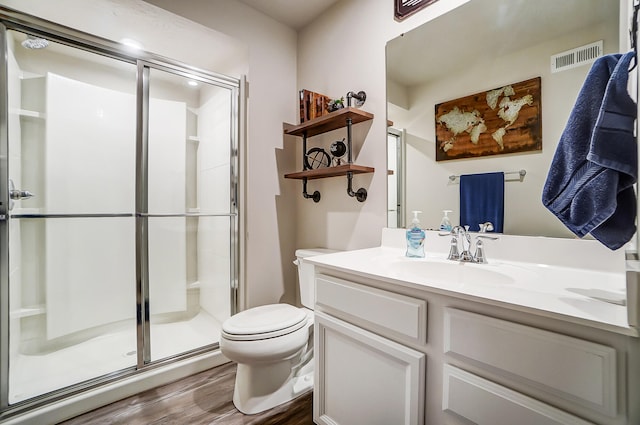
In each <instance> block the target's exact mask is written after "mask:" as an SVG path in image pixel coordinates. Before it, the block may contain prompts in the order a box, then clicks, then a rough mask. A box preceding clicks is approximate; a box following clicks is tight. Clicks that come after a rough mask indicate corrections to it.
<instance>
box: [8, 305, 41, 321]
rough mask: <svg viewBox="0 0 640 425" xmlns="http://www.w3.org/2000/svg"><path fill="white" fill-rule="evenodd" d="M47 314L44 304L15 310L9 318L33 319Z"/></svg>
mask: <svg viewBox="0 0 640 425" xmlns="http://www.w3.org/2000/svg"><path fill="white" fill-rule="evenodd" d="M46 312H47V308H46V307H45V305H44V304H42V305H34V306H30V307H22V308H19V309H17V310H13V311H12V312H11V313H10V314H9V316H10V317H11V318H12V319H22V318H23V317H32V316H38V315H40V314H45V313H46Z"/></svg>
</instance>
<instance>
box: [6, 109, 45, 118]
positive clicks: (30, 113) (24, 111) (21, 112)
mask: <svg viewBox="0 0 640 425" xmlns="http://www.w3.org/2000/svg"><path fill="white" fill-rule="evenodd" d="M9 112H10V113H12V114H16V115H19V116H20V117H21V118H22V117H24V118H39V119H45V118H46V117H47V114H45V113H44V112H38V111H29V110H27V109H11V110H10V111H9Z"/></svg>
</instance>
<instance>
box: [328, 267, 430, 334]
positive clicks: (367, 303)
mask: <svg viewBox="0 0 640 425" xmlns="http://www.w3.org/2000/svg"><path fill="white" fill-rule="evenodd" d="M316 307H317V308H318V309H319V310H323V311H326V312H328V313H330V314H332V315H334V316H336V317H339V318H342V319H344V320H346V321H349V322H352V323H353V324H355V325H358V326H361V327H363V328H366V329H369V330H371V331H374V332H377V333H380V334H383V335H384V336H387V337H390V338H394V339H398V340H400V341H405V342H410V343H416V344H421V345H424V344H426V341H427V302H426V301H425V300H421V299H418V298H412V297H408V296H406V295H401V294H396V293H394V292H390V291H385V290H381V289H377V288H371V287H368V286H365V285H361V284H358V283H354V282H350V281H348V280H344V279H338V278H335V277H332V276H326V275H322V274H319V275H317V276H316Z"/></svg>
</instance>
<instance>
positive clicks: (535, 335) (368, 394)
mask: <svg viewBox="0 0 640 425" xmlns="http://www.w3.org/2000/svg"><path fill="white" fill-rule="evenodd" d="M315 267H316V326H315V348H314V349H315V367H316V369H315V373H316V375H315V378H316V381H315V387H314V421H315V422H316V424H331V425H335V424H340V425H357V424H366V425H375V424H381V425H390V424H393V425H396V424H426V425H463V424H464V425H468V424H479V425H514V424H517V425H569V424H571V425H587V424H599V425H638V424H640V343H639V340H638V338H637V337H634V336H630V335H625V334H623V333H620V332H616V331H615V330H613V329H611V330H610V329H606V328H602V327H590V326H588V324H585V323H579V322H576V321H572V320H570V319H569V318H568V319H567V320H562V318H557V317H549V316H544V315H537V314H534V312H526V311H523V310H522V309H518V308H510V306H509V305H506V304H500V303H490V302H486V300H480V299H473V298H472V297H466V298H465V297H458V296H453V295H452V294H449V293H446V292H444V291H441V290H433V288H429V287H416V286H414V285H411V284H404V283H399V282H398V281H392V280H390V279H388V278H385V277H380V278H379V279H377V278H376V279H372V278H371V276H365V275H363V274H361V273H353V274H352V273H349V272H347V271H345V270H344V269H343V268H341V269H334V268H331V267H327V266H323V265H318V264H316V265H315ZM427 307H428V314H427Z"/></svg>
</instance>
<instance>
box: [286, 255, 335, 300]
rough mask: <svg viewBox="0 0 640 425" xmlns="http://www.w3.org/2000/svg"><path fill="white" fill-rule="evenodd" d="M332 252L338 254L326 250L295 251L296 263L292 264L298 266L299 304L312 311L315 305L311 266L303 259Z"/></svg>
mask: <svg viewBox="0 0 640 425" xmlns="http://www.w3.org/2000/svg"><path fill="white" fill-rule="evenodd" d="M332 252H338V250H335V249H327V248H309V249H297V250H296V261H294V264H296V265H297V266H298V287H299V288H300V302H301V303H302V305H303V306H305V307H307V308H310V309H313V306H314V304H315V301H316V300H315V295H316V294H315V291H314V285H315V281H314V274H313V264H309V263H305V262H304V259H305V258H308V257H313V256H315V255H322V254H330V253H332Z"/></svg>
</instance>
